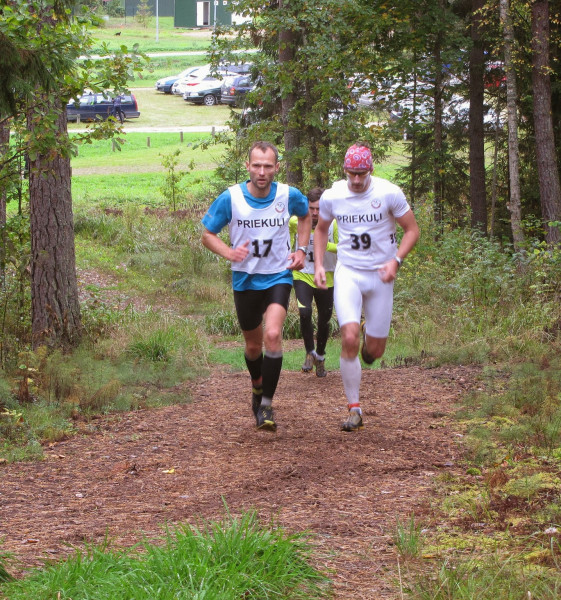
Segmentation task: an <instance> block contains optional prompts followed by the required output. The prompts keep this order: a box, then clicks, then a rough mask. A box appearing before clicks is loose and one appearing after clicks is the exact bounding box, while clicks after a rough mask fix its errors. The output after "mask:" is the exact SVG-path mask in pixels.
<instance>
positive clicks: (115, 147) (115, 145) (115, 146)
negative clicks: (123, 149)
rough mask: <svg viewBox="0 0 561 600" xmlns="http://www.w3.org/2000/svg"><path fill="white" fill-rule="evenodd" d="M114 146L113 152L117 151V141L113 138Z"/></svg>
mask: <svg viewBox="0 0 561 600" xmlns="http://www.w3.org/2000/svg"><path fill="white" fill-rule="evenodd" d="M111 143H112V146H113V152H115V150H116V149H117V144H116V143H115V140H111Z"/></svg>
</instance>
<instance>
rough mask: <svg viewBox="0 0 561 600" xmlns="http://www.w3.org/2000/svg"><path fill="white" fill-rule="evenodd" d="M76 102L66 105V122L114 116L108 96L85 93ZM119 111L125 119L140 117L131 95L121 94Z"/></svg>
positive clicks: (135, 102) (111, 100)
mask: <svg viewBox="0 0 561 600" xmlns="http://www.w3.org/2000/svg"><path fill="white" fill-rule="evenodd" d="M77 100H78V101H77V102H76V101H75V100H70V102H69V103H68V104H67V105H66V118H67V120H68V121H77V120H78V118H80V121H97V120H103V119H107V118H108V117H110V116H115V109H114V102H113V98H112V97H111V96H109V95H108V94H100V93H93V92H90V93H87V94H82V96H80V98H79V99H77ZM120 100H121V104H120V106H121V111H122V112H123V115H124V118H125V119H137V118H138V117H140V111H139V110H138V103H137V101H136V98H135V97H134V95H133V94H121V96H120Z"/></svg>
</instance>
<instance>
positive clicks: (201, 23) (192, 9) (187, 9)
mask: <svg viewBox="0 0 561 600" xmlns="http://www.w3.org/2000/svg"><path fill="white" fill-rule="evenodd" d="M235 4H236V2H235V0H175V18H174V22H173V24H174V26H175V27H189V28H196V27H214V26H215V25H232V24H233V23H236V22H239V17H237V16H236V14H235V12H234V10H235Z"/></svg>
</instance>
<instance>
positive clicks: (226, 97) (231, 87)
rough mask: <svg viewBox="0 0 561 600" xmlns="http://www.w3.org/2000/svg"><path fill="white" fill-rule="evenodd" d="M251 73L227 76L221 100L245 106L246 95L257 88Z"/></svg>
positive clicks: (223, 102)
mask: <svg viewBox="0 0 561 600" xmlns="http://www.w3.org/2000/svg"><path fill="white" fill-rule="evenodd" d="M255 85H256V84H255V82H254V81H253V78H252V77H251V75H234V76H231V77H226V79H224V81H223V83H222V88H221V90H220V102H221V103H222V104H231V105H232V106H243V104H244V100H245V95H246V94H247V93H248V92H251V91H252V90H254V89H255Z"/></svg>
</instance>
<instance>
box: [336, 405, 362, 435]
mask: <svg viewBox="0 0 561 600" xmlns="http://www.w3.org/2000/svg"><path fill="white" fill-rule="evenodd" d="M363 427H364V425H363V424H362V415H361V414H360V413H359V412H358V410H350V411H349V416H348V417H347V420H346V421H344V422H343V423H342V424H341V430H342V431H358V430H359V429H362V428H363Z"/></svg>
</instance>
